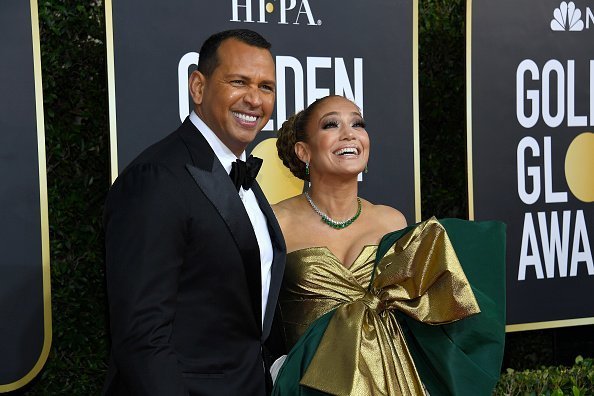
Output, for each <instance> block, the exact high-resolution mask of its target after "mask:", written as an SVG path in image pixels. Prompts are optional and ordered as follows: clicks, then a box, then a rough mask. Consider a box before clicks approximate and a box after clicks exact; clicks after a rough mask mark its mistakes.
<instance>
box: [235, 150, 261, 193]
mask: <svg viewBox="0 0 594 396" xmlns="http://www.w3.org/2000/svg"><path fill="white" fill-rule="evenodd" d="M261 166H262V159H261V158H258V157H254V156H253V155H250V158H248V159H247V161H246V162H243V161H242V160H240V159H238V160H236V161H235V162H233V163H232V164H231V173H229V177H231V180H232V181H233V184H235V188H236V189H237V191H239V187H243V189H244V190H249V189H250V188H251V187H252V184H253V183H254V180H256V176H257V175H258V171H259V170H260V167H261Z"/></svg>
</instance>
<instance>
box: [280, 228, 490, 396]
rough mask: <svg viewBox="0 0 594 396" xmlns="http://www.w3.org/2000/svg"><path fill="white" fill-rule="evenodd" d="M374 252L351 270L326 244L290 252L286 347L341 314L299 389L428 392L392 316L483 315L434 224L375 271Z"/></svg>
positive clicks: (284, 294) (393, 250)
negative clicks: (327, 315) (320, 321)
mask: <svg viewBox="0 0 594 396" xmlns="http://www.w3.org/2000/svg"><path fill="white" fill-rule="evenodd" d="M376 251H377V246H365V247H364V248H363V249H362V251H361V253H360V254H359V256H358V257H357V259H356V260H355V261H354V263H353V264H352V265H351V267H350V268H348V269H347V268H345V267H344V266H343V265H342V263H341V262H340V261H339V260H338V258H337V257H336V256H334V254H332V252H331V251H330V250H329V249H327V248H325V247H312V248H306V249H301V250H297V251H294V252H291V253H289V254H288V255H287V262H286V268H285V276H284V280H283V287H282V290H281V295H280V297H279V301H280V307H281V313H282V318H283V322H284V327H285V332H286V335H287V340H288V343H289V346H293V345H294V344H295V343H296V342H297V340H298V339H299V337H300V336H301V335H302V334H303V333H304V332H305V331H306V329H307V328H308V326H309V325H310V324H311V323H312V322H314V321H315V320H316V319H317V318H319V317H320V316H322V315H323V314H325V313H327V312H329V311H331V310H333V309H336V312H335V313H334V314H333V316H332V319H331V320H330V322H329V324H328V327H327V328H326V331H325V333H324V336H323V338H322V340H321V342H320V345H319V347H318V349H317V351H316V354H315V356H314V358H313V360H312V361H311V363H310V365H309V367H308V369H307V371H306V372H305V375H304V376H303V377H302V379H301V384H302V385H305V386H308V387H311V388H314V389H318V390H320V391H323V392H326V393H330V394H333V395H363V394H377V395H391V396H397V395H411V396H412V395H414V396H416V395H424V394H425V391H424V389H423V386H422V383H421V380H420V378H419V375H418V373H417V371H416V368H415V365H414V362H413V360H412V357H411V355H410V353H409V351H408V348H407V346H406V341H405V339H404V335H403V334H402V330H401V328H400V325H399V323H398V321H397V320H396V316H395V314H394V311H395V310H399V311H401V312H403V313H405V314H406V315H408V316H410V317H412V318H414V319H416V320H418V321H421V322H425V323H428V324H443V323H449V322H452V321H455V320H458V319H461V318H464V317H467V316H469V315H473V314H476V313H478V312H480V310H479V308H478V304H477V302H476V299H475V298H474V295H473V293H472V290H471V288H470V285H469V283H468V281H467V279H466V276H465V275H464V272H463V271H462V267H461V266H460V263H459V261H458V258H457V257H456V253H455V252H454V249H453V247H452V245H451V243H450V241H449V238H448V237H447V234H446V233H445V230H444V229H443V227H442V226H441V225H440V224H439V222H437V220H435V219H430V220H428V221H426V222H424V223H421V224H420V225H419V226H417V227H415V228H413V229H412V230H411V231H409V232H408V233H407V234H405V235H404V236H403V237H401V238H400V239H399V240H398V241H397V242H396V243H394V245H393V246H391V247H390V249H389V250H388V252H387V253H386V254H385V255H384V256H383V258H382V259H381V260H380V262H379V263H378V265H377V268H376V270H375V273H374V260H375V255H376ZM372 274H373V275H372ZM372 277H373V279H372ZM370 282H371V287H370Z"/></svg>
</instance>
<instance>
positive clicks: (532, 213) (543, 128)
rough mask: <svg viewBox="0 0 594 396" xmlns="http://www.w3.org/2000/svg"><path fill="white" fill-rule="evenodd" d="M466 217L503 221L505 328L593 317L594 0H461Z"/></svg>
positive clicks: (555, 324) (593, 319)
mask: <svg viewBox="0 0 594 396" xmlns="http://www.w3.org/2000/svg"><path fill="white" fill-rule="evenodd" d="M467 10H468V19H467V28H468V32H467V33H468V34H467V38H468V42H467V62H468V64H467V70H468V75H467V78H468V84H467V87H468V123H467V125H468V139H469V145H468V147H469V152H468V157H469V167H468V169H469V207H470V217H471V218H476V219H500V220H503V221H505V222H506V223H507V225H508V241H507V242H508V245H507V246H508V251H507V323H508V327H507V329H508V331H516V330H528V329H538V328H546V327H559V326H573V325H580V324H593V323H594V303H592V297H591V296H592V294H591V291H592V289H593V288H594V264H593V262H592V248H591V244H590V238H592V237H594V205H593V204H592V202H594V133H592V132H593V131H594V60H593V59H594V58H593V57H592V56H593V54H594V16H593V10H594V5H592V3H590V2H588V1H585V0H577V1H575V2H565V1H563V2H560V1H559V0H539V1H531V0H500V1H497V2H490V1H471V0H469V1H468V3H467Z"/></svg>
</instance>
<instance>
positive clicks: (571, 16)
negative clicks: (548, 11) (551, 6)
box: [551, 1, 594, 32]
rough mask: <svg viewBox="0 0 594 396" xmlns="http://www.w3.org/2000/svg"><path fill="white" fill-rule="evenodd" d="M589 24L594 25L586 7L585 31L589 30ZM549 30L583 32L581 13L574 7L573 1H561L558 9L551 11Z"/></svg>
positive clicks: (592, 16)
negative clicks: (551, 17)
mask: <svg viewBox="0 0 594 396" xmlns="http://www.w3.org/2000/svg"><path fill="white" fill-rule="evenodd" d="M590 22H593V23H594V15H593V14H592V10H590V7H586V29H590ZM551 30H554V31H571V32H581V31H582V30H584V21H582V11H581V10H580V9H579V8H577V7H576V6H575V4H574V3H573V1H570V2H569V3H568V2H565V1H562V2H561V4H560V5H559V7H557V8H555V11H553V19H552V20H551Z"/></svg>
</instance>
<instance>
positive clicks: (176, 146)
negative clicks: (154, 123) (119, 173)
mask: <svg viewBox="0 0 594 396" xmlns="http://www.w3.org/2000/svg"><path fill="white" fill-rule="evenodd" d="M199 135H200V133H199V132H198V131H197V130H195V128H193V125H192V124H191V123H188V122H184V123H183V124H181V125H180V126H179V128H177V129H176V130H175V131H173V132H171V133H170V134H168V135H167V136H165V137H164V138H162V139H161V140H159V141H157V142H156V143H153V144H152V145H150V146H149V147H147V148H146V149H144V150H143V151H142V152H141V153H140V154H139V155H138V156H137V157H136V158H135V159H134V160H132V162H131V163H130V164H129V165H128V166H127V167H126V170H128V169H130V168H134V167H136V166H138V165H143V164H155V165H158V164H160V165H162V166H166V167H176V166H182V167H185V164H187V163H191V162H193V159H192V152H191V151H192V150H194V151H196V143H197V142H196V141H197V140H198V139H199V138H200V136H199ZM189 140H190V141H189ZM126 170H125V171H126ZM125 171H124V172H125Z"/></svg>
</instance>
